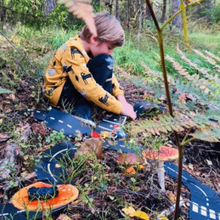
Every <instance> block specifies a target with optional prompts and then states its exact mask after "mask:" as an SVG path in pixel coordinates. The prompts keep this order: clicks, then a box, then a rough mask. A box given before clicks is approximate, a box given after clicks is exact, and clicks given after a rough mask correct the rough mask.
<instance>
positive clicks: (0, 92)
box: [0, 87, 13, 94]
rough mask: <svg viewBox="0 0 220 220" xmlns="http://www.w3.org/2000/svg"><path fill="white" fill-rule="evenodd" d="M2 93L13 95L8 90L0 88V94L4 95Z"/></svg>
mask: <svg viewBox="0 0 220 220" xmlns="http://www.w3.org/2000/svg"><path fill="white" fill-rule="evenodd" d="M4 93H13V92H12V91H10V90H8V89H4V88H2V87H0V94H4Z"/></svg>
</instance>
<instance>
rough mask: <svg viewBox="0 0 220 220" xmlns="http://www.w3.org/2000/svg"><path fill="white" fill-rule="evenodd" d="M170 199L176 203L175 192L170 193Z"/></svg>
mask: <svg viewBox="0 0 220 220" xmlns="http://www.w3.org/2000/svg"><path fill="white" fill-rule="evenodd" d="M168 197H169V199H170V201H171V202H173V203H174V202H175V195H174V194H173V192H170V193H169V195H168Z"/></svg>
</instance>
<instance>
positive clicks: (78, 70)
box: [44, 13, 136, 123]
mask: <svg viewBox="0 0 220 220" xmlns="http://www.w3.org/2000/svg"><path fill="white" fill-rule="evenodd" d="M94 19H95V25H96V28H97V36H96V37H95V36H94V35H93V34H91V33H90V31H89V28H88V27H87V25H85V26H84V28H83V29H82V31H81V33H80V34H79V36H76V37H73V38H70V39H69V40H68V41H67V42H66V43H64V44H63V45H62V46H61V47H60V48H59V49H58V50H57V52H56V53H55V55H54V57H53V58H52V60H51V62H50V64H49V67H48V69H47V70H46V75H45V83H44V89H45V96H46V98H47V99H49V101H50V103H51V104H53V105H55V106H60V107H62V106H67V105H72V106H73V111H72V114H73V115H76V116H78V117H81V118H84V119H85V120H88V122H89V123H90V122H92V120H91V113H92V107H93V104H95V105H97V106H99V107H101V108H102V109H105V110H107V111H109V112H113V113H115V114H122V115H126V116H128V117H130V118H131V119H133V120H135V118H136V113H135V112H134V109H133V106H132V105H131V104H129V103H128V102H127V101H126V99H125V97H124V91H123V90H122V89H121V88H120V85H119V83H118V81H117V79H116V77H115V75H114V74H113V68H114V61H113V58H112V52H113V49H114V48H116V47H120V46H122V45H123V44H124V38H125V36H124V31H123V29H122V27H121V25H120V23H119V21H118V20H117V19H116V18H115V17H114V16H112V15H110V14H109V13H98V14H96V16H95V18H94Z"/></svg>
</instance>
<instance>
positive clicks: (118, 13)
mask: <svg viewBox="0 0 220 220" xmlns="http://www.w3.org/2000/svg"><path fill="white" fill-rule="evenodd" d="M115 10H116V18H117V19H118V20H119V21H120V11H119V0H116V9H115Z"/></svg>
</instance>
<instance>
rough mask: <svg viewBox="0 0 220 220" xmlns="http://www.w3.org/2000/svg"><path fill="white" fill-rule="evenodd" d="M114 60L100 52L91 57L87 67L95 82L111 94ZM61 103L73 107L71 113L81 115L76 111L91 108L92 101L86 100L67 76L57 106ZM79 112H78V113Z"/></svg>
mask: <svg viewBox="0 0 220 220" xmlns="http://www.w3.org/2000/svg"><path fill="white" fill-rule="evenodd" d="M113 65H114V61H113V58H112V56H109V55H106V54H100V55H98V56H96V57H94V58H93V59H91V60H90V61H89V62H88V64H87V67H88V69H89V71H90V73H91V74H92V75H93V78H94V79H95V80H96V82H97V83H98V84H99V85H100V86H102V87H103V89H104V90H106V91H107V92H109V93H110V94H112V82H111V80H108V79H111V78H112V74H113ZM62 104H65V105H72V106H73V107H74V110H73V114H76V115H78V116H81V114H80V113H79V112H78V111H83V109H85V108H90V109H91V108H92V106H93V103H92V102H90V101H88V100H86V99H85V98H84V97H83V96H82V95H81V94H80V93H79V92H78V91H77V90H76V89H75V87H74V85H73V84H72V82H71V80H70V79H69V78H67V80H66V82H65V84H64V87H63V91H62V93H61V95H60V99H59V102H58V106H61V107H62ZM78 113H79V114H78Z"/></svg>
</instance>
